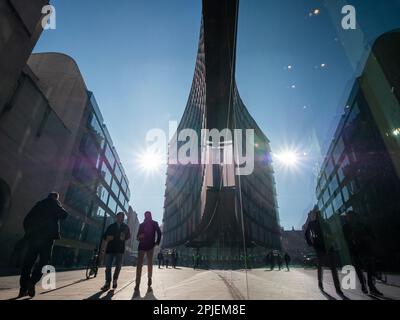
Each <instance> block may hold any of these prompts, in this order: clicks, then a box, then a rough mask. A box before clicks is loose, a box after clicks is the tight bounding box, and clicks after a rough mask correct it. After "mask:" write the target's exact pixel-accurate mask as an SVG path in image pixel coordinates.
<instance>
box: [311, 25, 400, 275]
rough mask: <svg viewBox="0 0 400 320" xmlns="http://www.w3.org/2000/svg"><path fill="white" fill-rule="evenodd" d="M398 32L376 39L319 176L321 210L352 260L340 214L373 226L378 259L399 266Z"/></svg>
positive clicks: (342, 251)
mask: <svg viewBox="0 0 400 320" xmlns="http://www.w3.org/2000/svg"><path fill="white" fill-rule="evenodd" d="M399 56H400V31H399V30H396V31H393V32H389V33H386V34H384V35H382V36H381V37H380V38H379V39H377V40H376V42H375V44H374V46H373V48H372V52H371V54H370V56H369V58H368V61H367V63H366V66H365V68H364V71H363V73H362V75H361V76H360V77H359V78H358V79H357V80H356V82H355V84H354V86H353V89H352V92H351V94H350V97H349V99H348V101H347V104H346V106H345V109H344V113H343V115H342V118H341V120H340V123H339V125H338V127H337V130H336V133H335V135H334V138H333V140H332V143H331V144H330V147H329V149H328V152H327V155H326V157H325V159H324V162H323V165H322V169H321V171H320V174H319V178H318V184H317V188H316V195H317V199H318V207H319V209H321V211H322V213H323V214H324V217H325V219H327V221H329V222H330V226H331V228H332V230H333V232H334V234H335V235H336V238H335V241H336V245H337V247H338V249H339V252H340V255H341V258H342V263H347V262H349V260H348V253H347V249H346V243H345V241H344V239H343V236H342V232H341V224H342V219H341V216H342V214H343V213H344V212H346V211H348V210H354V211H355V212H357V213H358V214H359V215H360V218H361V219H362V220H363V221H364V222H365V223H366V224H368V225H369V227H370V228H371V229H372V232H373V234H372V235H371V236H372V237H373V238H374V239H375V240H374V242H375V245H376V249H377V250H376V252H377V255H378V261H379V262H380V263H381V264H382V266H383V267H384V268H386V269H396V270H398V269H399V268H400V250H399V245H398V244H399V243H400V238H399V232H398V230H399V228H400V215H399V208H400V198H399V192H400V178H399V177H400V105H399V102H400V77H399V75H400V60H399V58H398V57H399Z"/></svg>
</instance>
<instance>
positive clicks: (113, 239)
mask: <svg viewBox="0 0 400 320" xmlns="http://www.w3.org/2000/svg"><path fill="white" fill-rule="evenodd" d="M124 218H125V213H123V212H119V213H118V214H117V216H116V219H115V223H113V224H111V225H110V226H109V227H108V228H107V230H106V232H105V234H104V236H103V242H102V249H101V256H102V257H101V260H103V257H104V254H105V255H106V257H105V258H106V259H105V261H106V271H105V275H106V282H105V284H104V286H103V287H102V288H101V290H102V291H107V290H109V289H110V286H111V269H112V265H113V262H114V260H115V270H114V275H113V279H112V282H113V285H112V287H113V289H116V288H117V287H118V277H119V273H120V271H121V267H122V259H123V256H124V252H125V241H126V240H128V239H130V237H131V233H130V230H129V227H128V226H127V225H126V224H125V223H124Z"/></svg>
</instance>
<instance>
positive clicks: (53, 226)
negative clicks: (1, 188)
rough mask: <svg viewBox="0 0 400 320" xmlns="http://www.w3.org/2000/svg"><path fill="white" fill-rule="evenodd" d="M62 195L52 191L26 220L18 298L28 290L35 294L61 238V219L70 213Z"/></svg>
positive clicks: (24, 223)
mask: <svg viewBox="0 0 400 320" xmlns="http://www.w3.org/2000/svg"><path fill="white" fill-rule="evenodd" d="M59 197H60V196H59V194H58V193H57V192H51V193H50V194H49V195H48V196H47V198H46V199H43V200H41V201H39V202H38V203H36V205H35V206H34V207H33V208H32V209H31V210H30V211H29V213H28V215H27V216H26V217H25V219H24V221H23V226H24V231H25V236H24V237H25V240H26V243H27V245H28V248H27V252H26V255H25V258H24V261H23V264H22V270H21V277H20V281H19V282H20V290H19V295H18V298H21V297H24V296H26V295H27V294H28V295H29V296H30V297H34V296H35V286H36V283H38V282H39V281H40V279H41V278H42V269H43V267H44V266H46V265H48V264H49V263H50V260H51V254H52V251H53V246H54V241H55V240H57V239H60V238H61V236H60V220H65V219H66V218H67V217H68V213H67V211H65V209H64V208H63V207H62V205H61V203H60V201H59ZM38 258H39V259H38ZM37 259H38V262H37V263H36V265H35V262H36V260H37ZM34 265H35V266H34ZM32 268H33V270H32Z"/></svg>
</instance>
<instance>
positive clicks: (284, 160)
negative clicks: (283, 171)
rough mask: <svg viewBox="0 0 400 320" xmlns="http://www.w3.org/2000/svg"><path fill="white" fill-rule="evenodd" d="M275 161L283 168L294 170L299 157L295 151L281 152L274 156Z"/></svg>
mask: <svg viewBox="0 0 400 320" xmlns="http://www.w3.org/2000/svg"><path fill="white" fill-rule="evenodd" d="M275 158H276V160H277V161H278V162H279V163H280V164H281V165H283V166H285V167H290V168H294V167H297V165H298V164H299V160H300V156H299V155H298V154H297V152H295V151H290V150H288V151H283V152H281V153H278V154H276V155H275Z"/></svg>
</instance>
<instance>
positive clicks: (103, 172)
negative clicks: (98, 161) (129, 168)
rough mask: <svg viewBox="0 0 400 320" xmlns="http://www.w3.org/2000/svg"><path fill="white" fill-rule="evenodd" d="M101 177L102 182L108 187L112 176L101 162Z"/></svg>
mask: <svg viewBox="0 0 400 320" xmlns="http://www.w3.org/2000/svg"><path fill="white" fill-rule="evenodd" d="M101 175H102V177H103V178H104V181H105V182H106V183H107V184H108V185H109V186H110V185H111V180H112V175H111V172H110V169H108V166H107V164H106V163H105V162H103V164H102V166H101Z"/></svg>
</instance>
